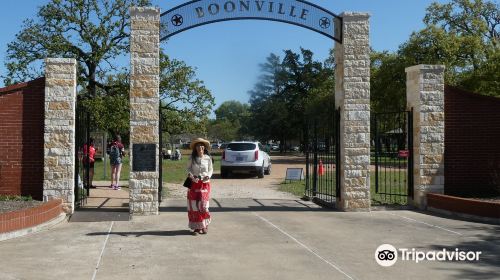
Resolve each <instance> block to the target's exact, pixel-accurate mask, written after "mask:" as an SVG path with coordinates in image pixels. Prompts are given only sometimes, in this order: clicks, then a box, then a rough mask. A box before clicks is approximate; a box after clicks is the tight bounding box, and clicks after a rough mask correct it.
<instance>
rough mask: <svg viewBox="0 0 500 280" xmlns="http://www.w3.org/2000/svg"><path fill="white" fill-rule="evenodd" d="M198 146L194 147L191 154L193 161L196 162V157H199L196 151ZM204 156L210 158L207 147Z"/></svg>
mask: <svg viewBox="0 0 500 280" xmlns="http://www.w3.org/2000/svg"><path fill="white" fill-rule="evenodd" d="M196 146H197V145H194V147H193V152H192V153H191V159H192V160H194V159H195V158H196V157H198V152H197V151H196ZM203 154H204V155H207V156H210V153H209V152H208V149H207V147H205V149H203Z"/></svg>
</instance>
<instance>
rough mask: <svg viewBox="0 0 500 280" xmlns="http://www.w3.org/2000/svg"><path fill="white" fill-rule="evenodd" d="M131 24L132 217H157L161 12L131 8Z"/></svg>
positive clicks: (147, 8) (156, 9)
mask: <svg viewBox="0 0 500 280" xmlns="http://www.w3.org/2000/svg"><path fill="white" fill-rule="evenodd" d="M130 20H131V32H130V56H131V70H130V165H131V168H130V171H131V172H130V181H129V186H130V214H131V215H157V214H158V176H159V172H158V171H159V169H158V164H159V162H158V161H159V160H158V155H159V133H158V127H159V113H158V106H159V79H160V78H159V73H160V53H159V50H160V9H159V8H151V7H142V8H138V7H132V8H130ZM153 157H154V158H153Z"/></svg>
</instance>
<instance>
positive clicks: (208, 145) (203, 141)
mask: <svg viewBox="0 0 500 280" xmlns="http://www.w3.org/2000/svg"><path fill="white" fill-rule="evenodd" d="M198 143H202V144H203V145H204V146H205V150H208V149H210V142H208V140H205V139H203V138H195V139H193V140H191V144H190V145H189V148H191V150H192V149H194V146H196V144H198Z"/></svg>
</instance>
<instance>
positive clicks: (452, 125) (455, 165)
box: [444, 87, 500, 196]
mask: <svg viewBox="0 0 500 280" xmlns="http://www.w3.org/2000/svg"><path fill="white" fill-rule="evenodd" d="M444 173H445V194H449V195H459V196H478V195H489V194H494V187H495V185H497V184H498V185H500V98H496V97H489V96H482V95H479V94H474V93H470V92H466V91H463V90H459V89H456V88H452V87H445V170H444Z"/></svg>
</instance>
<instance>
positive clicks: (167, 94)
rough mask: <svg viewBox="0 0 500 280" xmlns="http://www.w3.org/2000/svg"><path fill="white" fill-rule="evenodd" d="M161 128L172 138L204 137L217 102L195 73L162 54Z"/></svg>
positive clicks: (179, 62)
mask: <svg viewBox="0 0 500 280" xmlns="http://www.w3.org/2000/svg"><path fill="white" fill-rule="evenodd" d="M160 99H161V107H162V128H163V131H165V132H167V133H168V134H169V135H176V134H181V133H189V132H195V133H198V134H205V132H206V125H207V122H208V115H209V114H210V112H211V111H212V107H213V106H214V105H215V101H214V98H213V96H212V94H211V93H210V90H208V89H207V88H206V87H205V85H204V84H203V81H200V80H198V79H197V78H196V73H195V69H193V68H192V67H190V66H188V65H186V64H185V63H184V62H183V61H178V60H175V59H174V60H171V59H169V57H168V56H167V55H166V54H164V53H163V51H162V52H160Z"/></svg>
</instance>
